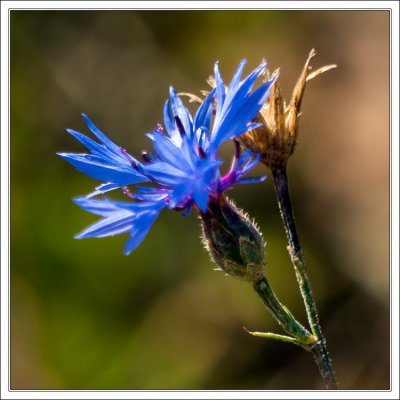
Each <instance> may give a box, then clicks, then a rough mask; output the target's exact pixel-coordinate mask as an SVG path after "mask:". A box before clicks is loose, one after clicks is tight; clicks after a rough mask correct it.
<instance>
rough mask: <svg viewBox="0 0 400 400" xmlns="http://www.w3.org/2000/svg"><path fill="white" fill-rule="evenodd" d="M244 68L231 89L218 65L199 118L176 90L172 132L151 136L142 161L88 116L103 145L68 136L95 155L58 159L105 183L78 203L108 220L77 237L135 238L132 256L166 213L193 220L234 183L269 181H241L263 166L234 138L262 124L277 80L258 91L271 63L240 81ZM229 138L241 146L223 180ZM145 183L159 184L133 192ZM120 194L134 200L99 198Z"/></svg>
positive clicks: (170, 111)
mask: <svg viewBox="0 0 400 400" xmlns="http://www.w3.org/2000/svg"><path fill="white" fill-rule="evenodd" d="M245 63H246V61H245V60H243V61H242V62H241V63H240V64H239V66H238V68H237V70H236V72H235V75H234V77H233V79H232V81H231V82H230V84H229V85H228V87H225V84H224V81H223V80H222V77H221V74H220V72H219V69H218V62H217V63H216V64H215V68H214V73H215V82H216V86H215V88H214V89H213V90H212V91H211V92H210V93H209V94H208V96H207V97H206V98H205V99H204V101H203V102H202V104H201V105H200V106H199V108H198V110H197V112H196V114H195V116H194V118H192V116H191V114H190V113H189V111H188V110H187V108H186V107H185V106H184V104H183V103H182V101H181V99H180V98H179V96H178V95H177V93H176V92H175V90H174V89H173V88H172V87H171V88H170V91H169V94H170V99H169V100H167V101H166V103H165V107H164V126H165V130H166V134H165V133H164V129H163V127H162V126H161V125H158V127H157V129H156V130H154V131H153V132H152V133H150V134H147V137H148V138H149V139H150V140H151V141H152V142H153V145H154V148H155V154H153V153H144V154H143V155H142V161H139V160H138V159H136V158H134V157H133V156H131V155H130V154H128V153H127V152H126V150H125V149H123V148H121V147H119V146H118V145H116V144H115V143H113V142H112V141H111V140H110V139H108V138H107V137H106V136H105V135H104V134H103V133H102V132H100V130H99V129H98V128H96V127H95V126H94V124H93V123H92V122H91V121H90V120H89V118H88V117H87V116H85V115H84V118H85V120H86V122H87V124H88V127H89V129H90V130H91V131H92V132H93V133H94V135H95V136H96V137H97V139H98V140H100V142H101V144H99V143H97V142H95V141H93V140H92V139H89V138H88V137H86V136H85V135H83V134H81V133H79V132H76V131H73V130H68V132H69V133H70V134H71V135H73V136H74V137H75V138H76V139H78V140H79V141H80V142H81V143H82V144H83V145H84V146H86V148H87V149H88V150H89V151H90V153H91V154H74V153H59V155H60V156H61V157H63V158H64V159H66V160H67V161H69V162H70V163H71V164H72V165H74V166H75V167H76V168H77V169H78V170H79V171H82V172H85V173H86V174H88V175H89V176H91V177H92V178H94V179H98V180H100V181H103V182H104V184H102V185H100V186H99V187H97V188H96V190H95V191H94V192H93V193H91V194H90V195H88V196H86V197H81V198H77V199H75V200H74V201H75V202H76V203H77V204H78V205H80V206H81V207H82V208H84V209H85V210H87V211H89V212H91V213H93V214H97V215H100V216H102V217H103V219H101V220H99V221H98V222H96V223H94V224H93V225H91V226H89V227H88V228H86V229H85V230H84V231H83V232H81V233H80V234H79V235H77V236H76V238H78V239H82V238H87V237H104V236H111V235H116V234H120V233H129V234H130V239H129V240H128V242H127V243H126V246H125V254H129V253H130V252H131V251H132V250H133V249H135V248H136V247H137V246H138V245H139V244H140V242H141V241H142V240H143V238H144V237H145V235H146V234H147V232H148V230H149V228H150V226H151V224H152V223H153V222H154V220H155V219H156V218H157V216H158V214H159V213H160V212H161V210H162V209H163V208H166V207H167V208H169V209H175V210H185V209H186V215H187V214H188V213H189V212H190V209H191V207H192V206H193V208H195V209H196V210H197V211H198V212H199V213H205V212H206V210H207V207H208V204H209V202H210V201H218V199H219V198H220V197H221V195H222V193H223V192H224V191H225V190H227V189H229V188H231V187H232V186H233V184H234V183H237V182H238V183H250V182H258V181H261V180H263V179H264V178H265V177H262V178H253V179H242V178H243V176H244V175H246V174H247V173H248V172H249V171H250V170H251V169H252V168H254V166H255V165H256V164H257V162H258V161H259V155H257V156H254V155H253V154H252V153H251V152H250V151H249V150H248V151H246V152H245V153H244V154H243V155H240V148H239V144H238V142H237V141H236V139H235V138H236V137H238V136H240V135H242V134H243V133H246V132H248V131H249V130H252V129H255V128H256V127H258V126H260V124H259V123H254V122H252V120H253V119H254V117H255V116H256V115H257V114H258V112H259V111H260V109H261V107H262V105H263V104H264V103H265V101H266V100H267V97H268V95H269V93H270V90H271V86H272V84H273V83H274V81H275V79H276V77H275V78H273V79H271V80H269V81H267V82H265V83H263V84H262V85H260V86H259V87H258V88H257V89H256V90H254V91H253V92H251V91H252V88H253V85H254V83H255V81H256V79H257V78H258V77H259V76H260V75H261V74H262V72H263V71H264V69H265V67H266V63H263V64H261V65H260V66H258V67H257V68H256V69H255V70H254V71H253V72H251V73H250V74H249V75H248V76H247V77H246V78H245V79H244V80H242V81H241V80H240V79H241V76H242V72H243V69H244V66H245ZM215 103H216V105H215ZM230 139H233V141H234V142H235V146H236V148H235V155H234V158H233V162H232V166H231V168H230V170H229V172H228V173H227V174H225V175H224V176H221V174H220V169H219V168H220V166H221V164H222V163H223V162H222V160H221V159H220V158H219V157H218V149H219V147H220V145H221V144H222V143H223V142H225V141H227V140H230ZM143 182H151V183H153V186H152V187H147V186H146V187H145V186H136V190H137V192H135V193H131V191H130V190H129V189H128V188H127V186H128V185H131V184H137V183H143ZM118 188H121V189H122V190H123V192H124V193H125V194H126V195H127V196H128V197H129V198H131V200H133V201H132V202H129V203H126V202H116V201H112V200H109V199H102V200H98V199H93V197H94V196H96V195H99V194H104V193H105V192H108V191H110V190H114V189H118Z"/></svg>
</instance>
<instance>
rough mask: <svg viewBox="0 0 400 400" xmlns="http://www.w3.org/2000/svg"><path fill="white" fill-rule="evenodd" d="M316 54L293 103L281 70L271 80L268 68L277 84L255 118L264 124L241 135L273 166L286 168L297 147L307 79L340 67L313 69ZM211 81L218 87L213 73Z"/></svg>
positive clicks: (243, 141)
mask: <svg viewBox="0 0 400 400" xmlns="http://www.w3.org/2000/svg"><path fill="white" fill-rule="evenodd" d="M315 55H316V52H315V50H314V49H312V50H311V51H310V53H309V55H308V58H307V61H306V63H305V64H304V67H303V69H302V71H301V74H300V77H299V79H298V80H297V83H296V85H295V87H294V90H293V94H292V98H291V99H290V102H289V104H286V103H285V101H284V100H283V99H282V96H281V93H280V89H279V84H278V81H277V79H276V78H277V77H278V75H279V69H277V70H275V71H274V72H273V73H272V78H271V79H270V73H269V71H268V69H266V70H265V71H264V80H265V81H267V80H269V79H270V80H273V81H274V82H275V83H274V85H273V87H272V88H271V94H270V96H269V97H268V98H267V101H266V103H265V104H264V105H263V107H262V108H261V110H260V112H259V114H257V116H256V117H255V119H254V122H256V123H259V124H260V126H259V127H257V128H255V129H252V130H250V131H248V132H247V133H245V134H243V135H241V136H240V137H238V140H239V141H240V143H241V144H242V146H243V147H245V148H247V149H249V150H251V151H252V152H254V153H256V154H260V156H261V161H262V162H263V163H264V164H265V165H266V166H267V167H269V168H271V169H279V168H282V167H284V166H285V165H286V163H287V161H288V159H289V157H290V156H291V155H292V154H293V152H294V150H295V148H296V144H297V136H298V120H299V117H300V115H301V112H300V106H301V102H302V100H303V94H304V89H305V87H306V82H308V81H309V80H311V79H313V78H315V77H317V76H318V75H320V74H322V73H324V72H326V71H329V70H330V69H332V68H336V65H335V64H331V65H325V66H324V67H321V68H319V69H318V70H316V71H314V72H310V68H311V67H310V61H311V59H312V58H313V57H314V56H315ZM207 83H208V84H209V85H210V86H211V88H214V87H215V84H216V83H215V78H214V77H213V76H210V77H209V78H208V80H207ZM202 93H203V95H207V94H208V92H207V91H203V92H202ZM181 95H186V96H188V97H189V98H190V100H191V101H192V102H195V103H199V104H201V103H202V101H203V100H202V99H201V98H200V97H198V96H196V95H193V94H191V93H181Z"/></svg>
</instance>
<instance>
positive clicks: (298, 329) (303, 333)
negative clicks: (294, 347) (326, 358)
mask: <svg viewBox="0 0 400 400" xmlns="http://www.w3.org/2000/svg"><path fill="white" fill-rule="evenodd" d="M253 288H254V290H255V291H256V292H257V294H258V295H259V296H260V298H261V299H262V301H263V303H264V304H265V306H266V307H267V308H268V310H270V312H271V313H272V315H273V316H274V317H275V319H276V320H277V321H278V323H279V325H281V327H282V328H283V329H284V330H285V331H286V332H287V333H289V334H290V335H292V336H294V337H295V338H296V339H298V340H299V341H300V342H302V343H303V344H305V345H311V344H314V343H315V342H316V338H315V337H314V336H313V335H312V334H311V333H310V332H308V330H307V329H305V328H304V327H303V326H302V325H301V324H300V323H299V322H298V321H296V319H295V318H294V317H293V315H292V314H291V313H290V311H289V310H288V309H287V308H286V307H285V306H284V305H282V304H281V303H280V301H279V300H278V299H277V297H276V295H275V293H274V291H273V290H272V288H271V286H270V285H269V282H268V280H267V278H266V277H265V276H264V277H263V278H262V279H261V280H259V281H258V282H254V283H253Z"/></svg>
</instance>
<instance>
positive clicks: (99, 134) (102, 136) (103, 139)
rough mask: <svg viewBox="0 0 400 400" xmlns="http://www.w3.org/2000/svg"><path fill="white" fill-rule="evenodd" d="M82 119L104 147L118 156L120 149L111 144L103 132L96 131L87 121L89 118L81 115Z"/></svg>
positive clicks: (90, 122) (91, 123)
mask: <svg viewBox="0 0 400 400" xmlns="http://www.w3.org/2000/svg"><path fill="white" fill-rule="evenodd" d="M82 116H83V118H85V121H86V124H87V126H88V127H89V129H90V130H91V131H92V132H93V134H94V135H95V136H96V137H97V139H99V140H100V141H101V142H102V143H103V144H104V145H105V146H107V147H108V148H109V149H110V150H112V151H113V152H114V153H115V154H120V147H119V146H117V145H116V144H115V143H114V142H112V141H111V140H110V139H109V138H108V137H107V136H106V135H105V134H104V133H103V132H101V131H100V129H98V128H97V127H96V126H95V125H94V124H93V122H92V121H91V120H90V119H89V117H88V116H87V115H85V114H82Z"/></svg>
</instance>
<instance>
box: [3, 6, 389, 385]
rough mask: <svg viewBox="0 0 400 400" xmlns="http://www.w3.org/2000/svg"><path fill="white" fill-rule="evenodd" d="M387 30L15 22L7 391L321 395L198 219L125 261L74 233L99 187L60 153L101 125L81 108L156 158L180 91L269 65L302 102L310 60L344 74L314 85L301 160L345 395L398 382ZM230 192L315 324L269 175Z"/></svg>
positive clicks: (266, 19) (323, 19)
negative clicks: (156, 142)
mask: <svg viewBox="0 0 400 400" xmlns="http://www.w3.org/2000/svg"><path fill="white" fill-rule="evenodd" d="M389 17H390V16H389V12H387V11H39V10H37V11H11V388H12V389H322V388H323V384H322V381H321V379H320V377H319V375H318V371H317V369H316V367H315V365H314V363H313V360H312V357H311V356H310V354H307V353H306V352H305V351H304V350H303V349H301V348H297V347H295V346H292V345H290V344H285V343H279V342H274V341H269V340H265V339H261V338H253V337H250V336H249V335H248V334H246V332H245V331H244V330H243V329H242V327H243V326H246V327H247V328H248V329H251V330H258V331H273V332H278V333H279V332H280V329H279V327H278V326H277V324H276V323H275V321H274V320H273V319H272V317H271V316H270V314H269V313H268V312H267V311H266V310H265V309H264V308H263V306H262V304H261V303H260V301H259V299H258V298H257V296H256V295H255V293H253V292H252V289H251V287H250V286H249V285H247V284H245V283H242V282H239V281H236V280H233V279H231V278H227V277H225V276H224V275H223V274H222V273H221V272H215V271H213V265H212V264H211V262H210V261H209V258H208V255H207V254H206V252H205V251H204V250H203V249H202V246H201V243H200V240H199V234H200V228H199V222H198V220H197V218H196V217H195V216H194V215H191V216H189V217H186V218H183V217H181V216H180V214H179V213H174V212H163V213H162V214H161V216H160V217H159V218H158V220H157V221H156V223H155V224H154V226H153V227H152V229H151V230H150V233H149V234H148V235H147V237H146V239H145V240H144V242H143V243H142V245H141V246H140V247H139V248H138V249H137V250H136V251H134V252H133V253H132V254H131V255H130V256H128V257H126V256H123V254H122V250H123V244H124V241H125V239H126V237H115V238H106V239H87V240H82V241H78V240H75V239H73V235H74V234H76V233H78V232H79V231H80V230H82V229H83V228H84V227H85V226H87V225H88V224H90V223H91V222H93V221H94V220H95V219H96V217H95V216H93V215H90V214H88V213H86V212H85V211H83V210H81V209H80V208H79V207H77V206H76V205H74V204H73V203H72V201H71V199H72V198H73V197H76V196H79V195H83V194H86V193H89V192H90V191H91V190H92V189H93V187H94V186H95V185H96V184H97V182H94V181H93V180H91V179H90V178H89V177H87V176H86V175H84V174H81V173H79V172H77V171H76V170H75V169H74V168H73V167H71V166H70V165H68V164H67V163H66V162H65V161H63V160H62V159H60V158H58V157H57V156H56V155H55V153H56V152H57V151H58V152H60V151H68V152H73V151H76V152H82V151H83V147H82V146H81V145H80V144H79V143H77V142H76V141H75V140H74V139H73V138H72V137H71V136H70V135H68V134H67V133H66V132H65V128H73V129H76V130H78V131H81V132H86V133H87V132H88V130H87V128H86V126H85V124H84V121H83V119H82V117H81V116H80V113H81V112H84V113H86V114H88V115H89V116H90V118H91V119H92V120H93V121H94V122H95V123H96V124H97V125H98V126H99V128H100V129H102V130H103V131H104V132H105V133H106V134H108V135H109V137H110V138H111V139H112V140H113V141H115V142H116V143H118V144H120V145H123V146H124V147H125V148H126V149H127V150H128V151H129V152H131V153H132V154H138V153H139V152H140V151H141V150H142V149H150V148H151V145H150V141H149V140H148V139H146V138H145V136H144V133H146V132H149V131H151V130H152V129H153V128H154V127H155V126H156V124H157V123H159V122H162V108H163V104H164V101H165V100H166V98H167V97H168V87H169V85H173V86H174V87H175V88H176V90H177V91H188V92H194V93H199V91H200V90H201V89H205V88H206V83H205V80H206V78H207V77H208V76H209V75H210V74H211V73H212V71H213V64H214V62H215V61H216V60H219V61H220V67H221V71H222V74H223V76H224V78H225V81H229V80H230V78H231V77H232V74H233V72H234V70H235V69H236V66H237V64H238V63H239V61H240V60H241V59H242V58H246V59H247V60H248V67H247V69H246V72H249V71H250V70H252V69H253V68H254V67H255V66H257V65H258V64H259V63H260V61H261V59H262V58H263V57H265V58H266V59H267V60H268V62H269V67H270V69H271V70H273V69H275V68H277V67H280V69H281V75H280V78H279V80H280V86H281V89H282V92H283V94H284V96H285V97H286V98H289V97H290V94H291V90H292V88H293V86H294V84H295V82H296V79H297V76H298V74H299V73H300V70H301V68H302V66H303V64H304V62H305V60H306V57H307V55H308V52H309V50H310V49H311V48H313V47H314V48H315V49H316V50H317V56H316V57H315V58H314V59H313V61H312V65H313V66H314V68H317V67H320V66H322V65H325V64H331V63H337V64H338V68H337V69H336V70H333V71H329V72H327V73H326V74H324V75H322V76H320V77H318V78H316V79H315V80H313V81H311V82H309V84H308V85H307V88H306V92H305V97H304V102H303V107H302V111H303V112H304V114H303V116H302V117H301V122H300V139H299V145H298V147H297V150H296V152H295V154H294V156H293V157H292V158H291V160H290V161H289V166H288V173H289V179H290V183H291V192H292V196H293V202H294V207H295V214H296V220H297V225H298V231H299V235H300V240H301V242H302V244H303V247H304V250H305V256H306V260H307V263H308V268H309V276H310V278H311V282H312V286H313V291H314V295H315V297H316V301H317V304H318V306H319V311H320V318H321V322H322V326H323V330H324V333H325V335H326V338H327V341H328V349H329V351H330V354H331V356H332V359H333V362H334V367H335V369H336V373H337V378H338V381H339V384H340V386H341V388H342V389H389V386H390V374H389V372H390V364H389V361H390V338H389V324H390V314H389V303H390V297H389V296H390V291H389V283H390V281H389V273H390V270H389V34H390V30H389ZM228 151H231V149H230V148H228ZM226 155H227V156H229V153H228V152H227V153H226ZM263 173H264V170H263V168H262V167H261V166H260V167H257V169H256V170H255V172H254V174H253V175H259V174H263ZM230 195H231V197H233V198H234V199H235V201H236V203H237V204H238V206H240V207H242V208H244V209H245V210H246V211H247V212H248V213H249V214H250V215H251V216H252V217H254V218H255V219H256V220H257V222H258V224H259V225H260V227H261V230H262V231H263V234H264V238H265V239H266V241H267V248H266V250H267V274H268V276H269V278H270V280H271V282H272V284H273V287H274V289H275V291H276V292H277V294H278V297H279V298H280V299H281V301H282V302H283V303H285V304H286V305H287V306H288V307H289V308H290V309H291V311H292V312H293V313H294V314H295V315H296V316H297V318H298V319H300V320H301V321H303V322H304V323H305V313H304V309H303V307H302V301H301V298H300V296H299V293H298V288H297V285H296V281H295V278H294V272H293V270H292V267H291V264H290V259H289V255H288V253H287V251H286V238H285V234H284V231H283V228H282V226H281V222H280V217H279V212H278V209H277V205H276V202H275V194H274V191H273V186H272V179H270V178H269V179H267V181H266V183H263V184H257V185H238V187H236V188H235V189H233V190H232V191H231V192H230Z"/></svg>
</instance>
